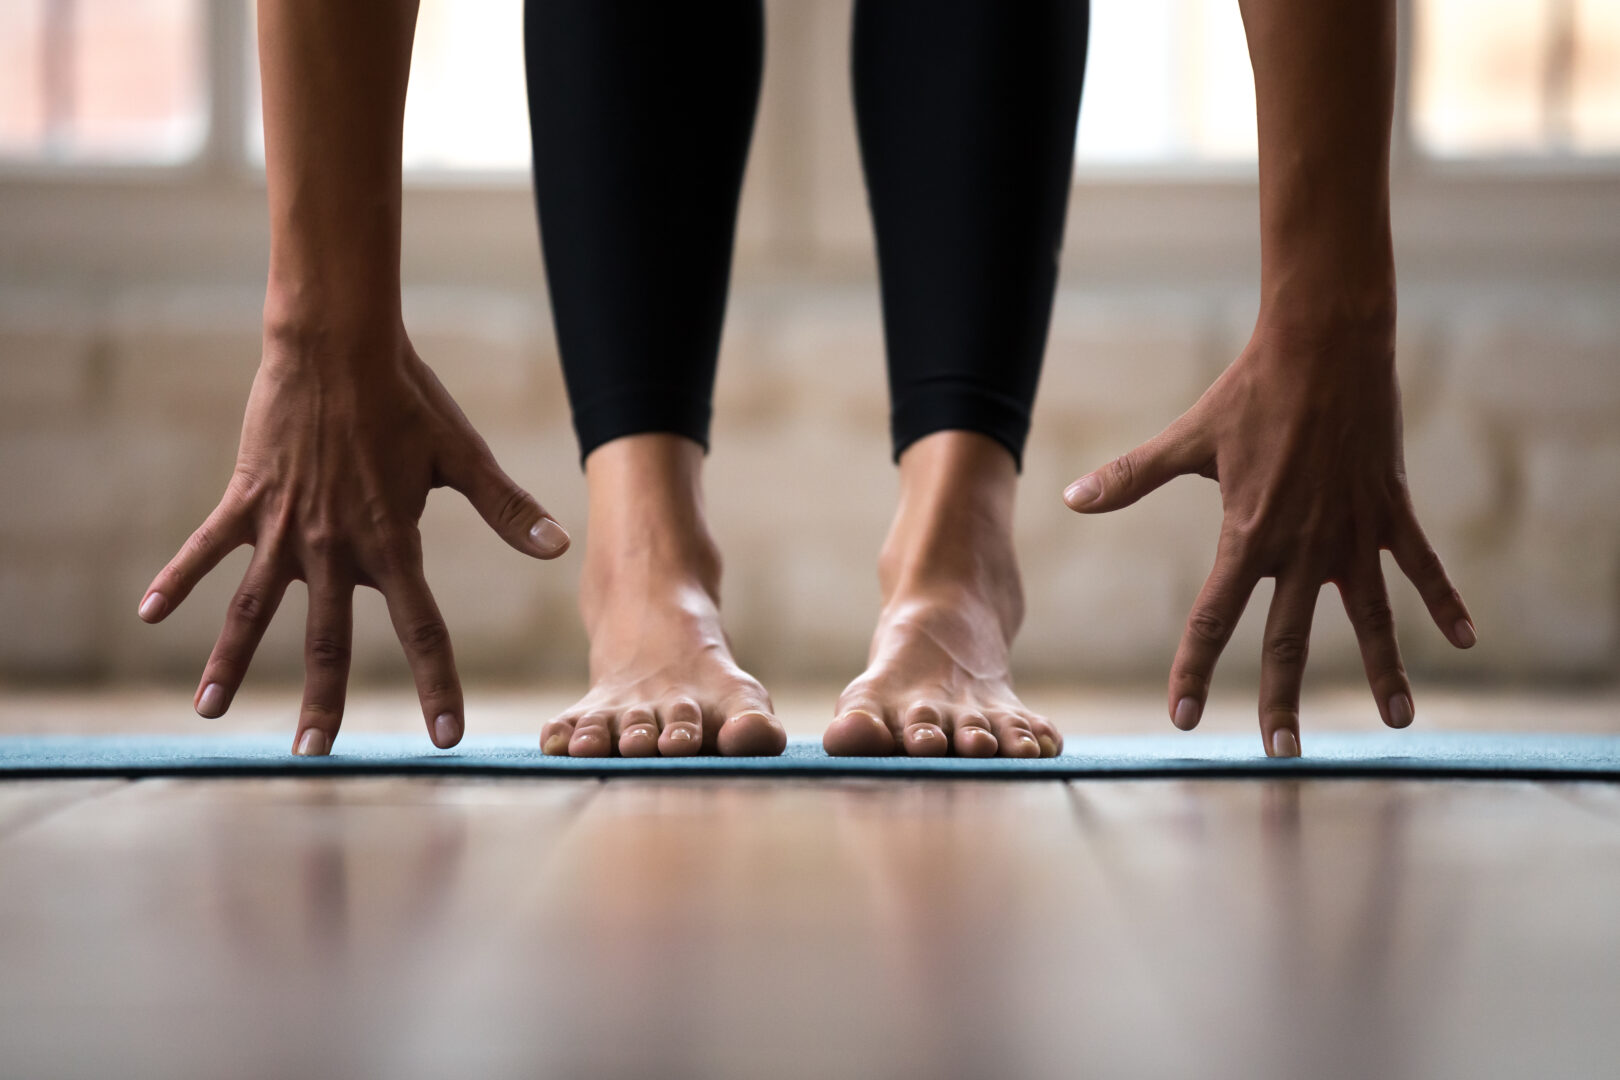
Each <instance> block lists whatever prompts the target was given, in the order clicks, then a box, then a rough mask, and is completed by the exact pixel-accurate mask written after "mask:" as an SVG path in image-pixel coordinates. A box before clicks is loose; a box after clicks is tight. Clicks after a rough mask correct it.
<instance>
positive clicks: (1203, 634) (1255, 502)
mask: <svg viewBox="0 0 1620 1080" xmlns="http://www.w3.org/2000/svg"><path fill="white" fill-rule="evenodd" d="M1393 338H1394V333H1393V326H1392V325H1391V326H1389V327H1387V328H1386V327H1380V328H1378V329H1376V330H1369V329H1358V330H1354V331H1352V332H1349V333H1345V334H1338V335H1331V336H1327V335H1317V334H1310V333H1303V332H1298V331H1292V332H1290V331H1283V330H1278V329H1275V328H1268V327H1267V326H1266V324H1265V323H1264V321H1262V323H1261V328H1260V329H1258V330H1257V331H1256V332H1255V336H1254V338H1253V339H1252V340H1251V341H1250V342H1249V346H1248V348H1247V349H1245V350H1244V352H1243V354H1242V355H1241V356H1239V357H1238V359H1237V360H1236V361H1235V362H1234V363H1233V364H1232V365H1231V367H1229V368H1228V369H1227V370H1226V372H1225V373H1224V374H1222V375H1221V377H1220V378H1219V379H1217V380H1216V381H1215V384H1214V385H1213V386H1211V387H1210V388H1209V390H1207V391H1206V392H1205V393H1204V396H1203V397H1201V398H1199V400H1198V402H1197V403H1196V404H1195V405H1193V407H1192V408H1191V409H1189V410H1188V411H1187V412H1186V413H1185V414H1183V415H1182V416H1181V418H1180V419H1178V420H1177V421H1176V422H1175V423H1173V424H1171V425H1170V426H1169V427H1168V428H1166V429H1165V430H1164V431H1163V432H1162V433H1160V434H1159V435H1158V436H1157V437H1155V438H1154V439H1152V440H1150V441H1148V442H1146V443H1144V444H1142V445H1141V446H1139V447H1137V448H1136V449H1135V450H1132V451H1131V452H1130V453H1128V454H1126V455H1124V456H1123V457H1120V458H1117V459H1115V460H1114V461H1113V462H1111V463H1109V464H1108V465H1105V466H1103V467H1102V468H1101V469H1098V470H1097V471H1095V472H1092V473H1089V474H1087V475H1086V476H1083V477H1081V478H1080V479H1078V480H1076V481H1075V482H1074V483H1073V484H1071V485H1069V488H1068V489H1067V490H1066V491H1065V492H1064V495H1063V499H1064V502H1066V503H1068V505H1069V507H1070V508H1071V509H1073V510H1076V511H1079V512H1081V513H1087V514H1092V513H1103V512H1107V511H1110V510H1118V509H1120V508H1121V507H1124V506H1129V505H1130V504H1131V503H1133V502H1135V501H1136V500H1137V499H1140V498H1141V497H1142V496H1144V495H1146V494H1147V493H1148V492H1150V491H1152V490H1154V489H1155V488H1157V487H1159V486H1160V485H1162V484H1164V483H1165V482H1167V481H1169V480H1170V479H1172V478H1174V477H1176V476H1180V475H1182V474H1184V473H1198V474H1200V475H1203V476H1207V477H1209V478H1211V479H1213V480H1216V481H1218V482H1219V483H1220V486H1221V503H1222V507H1223V514H1224V520H1223V522H1222V525H1221V536H1220V543H1219V545H1218V546H1217V548H1216V554H1215V568H1214V570H1213V571H1212V572H1211V573H1210V575H1209V578H1208V580H1207V581H1205V582H1204V588H1203V591H1202V592H1201V593H1199V596H1198V602H1197V604H1196V605H1195V606H1194V608H1193V611H1192V615H1191V616H1190V617H1189V618H1188V620H1187V627H1186V631H1185V632H1184V634H1183V636H1182V639H1181V647H1180V648H1179V649H1178V650H1177V652H1176V659H1175V665H1174V667H1173V668H1172V670H1171V673H1170V716H1171V719H1172V721H1173V722H1174V723H1175V725H1176V726H1177V727H1178V728H1181V729H1183V730H1187V729H1190V728H1192V727H1193V726H1194V725H1196V724H1197V723H1198V719H1199V717H1200V716H1201V715H1202V713H1203V710H1204V703H1205V701H1206V700H1207V698H1208V695H1209V687H1210V679H1211V676H1212V675H1213V674H1214V671H1215V661H1216V659H1217V658H1218V657H1219V656H1220V654H1221V649H1222V648H1223V647H1224V646H1225V645H1226V642H1227V640H1228V639H1229V638H1230V637H1231V635H1232V630H1233V628H1234V627H1235V626H1236V625H1237V621H1238V618H1239V617H1240V616H1241V615H1242V614H1243V608H1244V605H1245V604H1247V602H1248V599H1249V595H1250V593H1252V592H1253V591H1254V587H1255V584H1256V583H1257V582H1258V581H1259V580H1260V578H1262V577H1273V578H1276V579H1277V585H1276V591H1275V593H1274V595H1273V597H1272V601H1271V611H1270V613H1269V614H1268V616H1267V618H1266V631H1265V652H1264V656H1263V658H1262V662H1261V678H1260V733H1261V737H1262V739H1263V740H1264V743H1265V748H1266V753H1267V754H1269V755H1271V756H1275V757H1293V756H1297V755H1298V754H1299V691H1300V682H1301V680H1302V679H1303V678H1304V673H1305V658H1306V654H1307V652H1308V649H1309V645H1310V635H1311V617H1312V614H1313V613H1314V611H1315V608H1316V597H1317V593H1318V592H1319V591H1320V589H1321V586H1322V584H1323V582H1328V581H1331V582H1332V583H1333V584H1335V585H1337V586H1338V588H1339V593H1340V596H1341V597H1342V599H1343V601H1344V607H1345V612H1346V613H1347V614H1348V615H1349V616H1350V622H1351V623H1352V625H1353V626H1354V627H1355V631H1356V639H1357V641H1358V642H1359V643H1360V646H1361V656H1362V660H1363V662H1364V663H1365V665H1366V669H1367V679H1368V681H1369V682H1370V683H1371V684H1372V690H1373V694H1374V696H1375V697H1376V698H1377V700H1378V711H1379V714H1380V715H1381V716H1382V717H1383V719H1384V723H1386V724H1388V725H1389V726H1390V727H1395V728H1403V727H1406V726H1407V725H1408V724H1410V723H1411V722H1412V717H1413V714H1414V709H1413V704H1412V688H1411V685H1410V684H1409V683H1408V682H1407V679H1406V670H1405V668H1404V666H1403V665H1402V663H1401V653H1400V648H1399V647H1398V646H1397V645H1396V643H1395V627H1394V619H1393V617H1392V615H1391V612H1390V606H1389V595H1388V593H1387V592H1386V590H1385V588H1384V575H1383V569H1382V567H1381V565H1380V563H1379V552H1380V550H1382V549H1384V548H1388V549H1389V550H1390V551H1392V552H1394V555H1395V559H1396V562H1397V563H1398V564H1399V565H1400V568H1401V570H1402V571H1403V572H1404V573H1405V574H1406V576H1407V577H1409V578H1411V580H1412V582H1413V584H1415V585H1416V586H1417V588H1418V591H1419V592H1420V593H1421V594H1422V595H1423V600H1424V603H1426V604H1427V605H1428V608H1429V614H1430V615H1431V616H1432V617H1433V618H1434V621H1435V623H1436V624H1437V625H1438V626H1439V627H1440V631H1441V633H1443V634H1444V635H1445V636H1446V638H1447V639H1448V640H1449V641H1450V642H1451V643H1452V644H1453V645H1455V646H1456V647H1457V648H1459V649H1466V648H1469V647H1470V646H1472V645H1473V644H1474V641H1475V633H1474V624H1473V622H1472V620H1471V619H1470V618H1469V616H1468V609H1467V608H1466V607H1464V606H1463V601H1462V597H1461V596H1459V595H1458V594H1457V590H1456V589H1455V588H1453V587H1452V585H1451V582H1450V580H1448V579H1447V577H1446V572H1445V568H1444V567H1442V566H1441V564H1440V559H1439V557H1438V556H1436V555H1435V553H1434V549H1433V548H1432V547H1430V546H1429V542H1428V540H1427V539H1425V537H1424V535H1423V530H1422V529H1421V528H1420V527H1419V526H1418V522H1417V515H1416V513H1415V512H1414V510H1413V508H1412V498H1411V495H1410V494H1409V493H1408V491H1407V489H1406V470H1405V464H1404V461H1403V457H1402V452H1401V410H1400V387H1399V385H1398V383H1397V381H1396V377H1395V362H1394V344H1393Z"/></svg>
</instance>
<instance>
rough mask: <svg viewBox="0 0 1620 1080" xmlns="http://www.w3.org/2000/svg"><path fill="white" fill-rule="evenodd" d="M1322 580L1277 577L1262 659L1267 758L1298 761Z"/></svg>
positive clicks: (1262, 736)
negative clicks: (1301, 699) (1307, 671)
mask: <svg viewBox="0 0 1620 1080" xmlns="http://www.w3.org/2000/svg"><path fill="white" fill-rule="evenodd" d="M1321 591H1322V584H1321V580H1320V579H1319V578H1317V577H1316V576H1314V575H1312V574H1308V573H1305V572H1303V571H1300V570H1293V571H1289V572H1287V573H1284V574H1282V575H1280V576H1279V577H1278V578H1277V589H1276V591H1275V592H1274V593H1272V596H1271V610H1270V611H1269V612H1267V614H1266V635H1265V643H1264V645H1263V646H1262V652H1261V656H1260V739H1261V742H1262V743H1263V744H1264V746H1265V749H1266V756H1267V757H1299V691H1300V686H1301V685H1302V684H1303V683H1304V681H1305V661H1306V658H1307V657H1308V656H1309V655H1310V651H1311V618H1312V617H1313V616H1314V615H1315V614H1316V597H1317V594H1318V593H1320V592H1321Z"/></svg>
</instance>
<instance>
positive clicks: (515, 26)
mask: <svg viewBox="0 0 1620 1080" xmlns="http://www.w3.org/2000/svg"><path fill="white" fill-rule="evenodd" d="M1405 2H1407V3H1408V4H1409V7H1410V15H1411V18H1410V20H1409V23H1410V25H1411V27H1412V31H1413V33H1412V42H1411V45H1412V55H1411V88H1412V90H1411V100H1410V114H1409V116H1408V118H1407V119H1408V124H1407V129H1408V130H1409V131H1410V132H1411V138H1412V148H1413V149H1415V150H1416V151H1417V152H1419V153H1420V154H1423V155H1426V156H1428V157H1431V158H1438V159H1487V160H1488V159H1500V158H1514V157H1525V158H1545V159H1561V158H1570V157H1581V156H1614V155H1620V0H1405ZM252 3H253V0H0V160H4V161H11V162H24V163H45V164H66V165H70V166H86V165H88V166H93V165H98V164H110V165H118V164H137V165H153V164H156V165H163V164H176V163H181V162H184V161H187V160H191V159H193V158H195V157H196V156H197V155H198V154H199V153H200V152H201V150H202V148H203V145H204V143H205V141H206V140H207V139H208V138H209V132H208V130H207V128H208V121H209V87H208V75H209V62H208V58H209V56H210V55H211V50H210V45H211V42H210V40H209V37H210V35H215V36H220V35H225V36H233V37H234V36H235V34H236V33H237V32H239V30H240V22H239V21H235V20H233V19H222V18H217V17H215V18H210V17H209V16H210V12H211V10H213V11H218V10H225V9H228V8H231V7H232V6H233V5H235V4H241V5H242V8H239V9H235V10H244V9H245V10H246V11H247V12H248V13H249V16H250V17H249V19H248V21H249V24H250V25H251V21H252V20H251V9H252ZM1092 16H1093V25H1092V34H1091V41H1092V49H1091V54H1090V57H1089V60H1088V64H1087V71H1086V95H1085V100H1084V104H1083V106H1082V109H1081V117H1080V132H1079V141H1078V145H1077V149H1076V155H1075V156H1076V161H1077V163H1078V165H1079V166H1080V169H1081V171H1082V173H1085V172H1088V171H1090V172H1098V171H1102V172H1107V171H1110V170H1113V171H1127V172H1128V171H1131V170H1133V169H1146V170H1148V171H1150V172H1159V173H1166V174H1170V175H1174V174H1175V173H1177V172H1182V173H1185V174H1188V175H1197V174H1198V173H1199V172H1201V171H1207V170H1208V169H1210V168H1211V167H1213V168H1216V169H1220V168H1222V167H1230V168H1238V169H1248V168H1251V167H1252V163H1253V160H1254V156H1255V131H1254V84H1253V78H1252V75H1251V71H1250V68H1249V61H1248V52H1247V49H1246V48H1245V44H1244V38H1243V26H1242V20H1241V18H1240V16H1239V12H1238V3H1237V0H1093V3H1092ZM212 45H213V46H215V47H214V48H213V49H212V55H213V56H215V57H218V58H222V59H221V60H220V63H221V64H222V65H223V67H222V69H221V70H220V71H219V72H218V75H219V77H221V78H229V79H231V80H233V81H234V80H240V81H241V83H242V84H245V85H240V84H234V83H233V85H232V86H231V87H229V89H230V90H232V91H238V92H241V93H240V96H238V94H237V93H228V94H226V95H225V97H224V99H225V100H226V101H235V100H242V99H244V98H245V100H246V102H247V109H246V115H245V116H244V117H243V119H242V121H241V122H240V126H235V125H233V126H232V129H231V130H227V131H223V132H215V133H213V138H214V139H215V140H218V141H219V145H220V146H222V147H226V148H230V147H239V148H244V149H241V150H234V151H232V152H233V153H235V154H237V155H240V157H245V158H246V159H247V160H250V161H262V160H263V155H264V149H263V129H262V123H261V120H260V114H259V100H258V77H257V70H256V67H255V63H254V56H255V53H256V50H255V49H254V48H252V47H251V43H250V42H243V41H241V40H235V41H230V42H212ZM522 49H523V45H522V0H479V2H477V3H468V2H467V0H460V2H458V0H422V4H421V13H420V16H419V18H418V27H417V37H416V44H415V49H414V52H413V57H412V66H411V72H412V76H411V88H410V94H409V98H408V100H407V102H406V111H405V163H406V166H407V168H409V169H411V170H412V171H414V172H417V173H419V174H420V173H428V174H432V173H445V172H448V173H454V174H458V175H472V174H480V173H483V174H491V175H494V176H497V177H508V178H513V177H515V176H516V175H518V174H521V173H522V172H523V171H525V169H526V167H527V163H528V142H527V130H526V127H527V120H526V112H527V110H526V102H525V99H524V93H523V56H522ZM243 91H245V92H243ZM233 111H234V110H233ZM240 157H239V159H240Z"/></svg>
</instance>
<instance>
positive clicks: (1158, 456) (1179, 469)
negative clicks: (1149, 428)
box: [1063, 422, 1198, 514]
mask: <svg viewBox="0 0 1620 1080" xmlns="http://www.w3.org/2000/svg"><path fill="white" fill-rule="evenodd" d="M1192 442H1193V440H1192V439H1191V438H1190V437H1189V434H1188V432H1187V431H1186V430H1185V428H1184V425H1182V424H1181V423H1180V422H1178V423H1176V424H1172V425H1171V426H1170V427H1168V428H1166V429H1165V430H1164V431H1162V432H1160V433H1159V434H1158V435H1156V436H1154V437H1153V438H1151V439H1149V440H1148V441H1147V442H1145V443H1143V444H1142V445H1141V446H1138V447H1137V448H1136V449H1134V450H1132V451H1130V452H1128V453H1125V454H1121V455H1120V456H1119V457H1117V458H1115V459H1114V460H1113V461H1110V462H1109V463H1108V464H1106V465H1104V466H1103V467H1102V468H1100V469H1096V470H1094V471H1092V472H1089V473H1087V474H1086V475H1084V476H1082V477H1081V478H1080V479H1078V480H1076V481H1075V482H1074V483H1072V484H1070V485H1069V486H1068V487H1067V488H1066V489H1065V490H1064V492H1063V501H1064V502H1065V503H1067V504H1068V507H1069V509H1070V510H1073V511H1075V512H1077V513H1081V514H1101V513H1107V512H1108V511H1110V510H1118V509H1121V508H1122V507H1126V506H1129V505H1131V504H1132V503H1133V502H1135V501H1136V500H1138V499H1140V498H1141V497H1142V496H1144V495H1146V494H1148V493H1149V492H1151V491H1154V490H1156V489H1158V488H1160V487H1163V486H1164V485H1165V484H1167V483H1169V482H1170V481H1171V480H1174V479H1175V478H1176V477H1178V476H1182V475H1185V474H1186V473H1190V472H1196V471H1197V468H1198V466H1197V464H1196V454H1195V453H1193V450H1192Z"/></svg>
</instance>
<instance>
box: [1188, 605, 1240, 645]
mask: <svg viewBox="0 0 1620 1080" xmlns="http://www.w3.org/2000/svg"><path fill="white" fill-rule="evenodd" d="M1231 633H1232V627H1231V624H1230V623H1228V622H1227V621H1226V620H1225V619H1224V618H1222V617H1221V615H1220V613H1219V612H1216V611H1211V610H1209V609H1207V608H1205V609H1201V610H1199V611H1195V612H1193V613H1192V616H1191V617H1190V618H1189V619H1188V620H1187V634H1188V636H1189V637H1191V638H1192V639H1193V640H1194V641H1197V642H1199V643H1200V644H1203V645H1223V644H1225V643H1226V639H1227V638H1228V637H1229V636H1230V635H1231Z"/></svg>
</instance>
